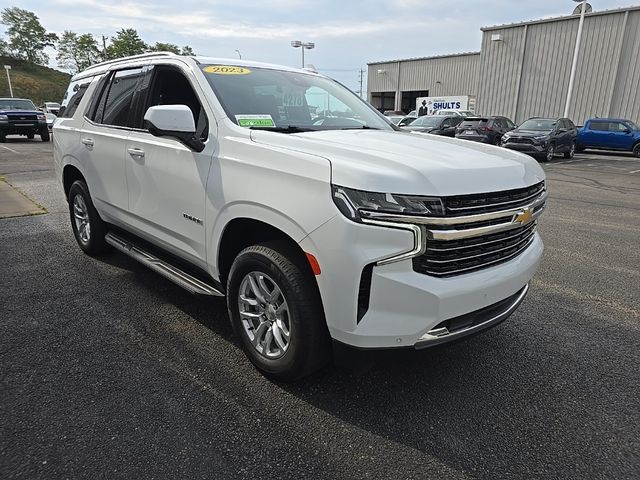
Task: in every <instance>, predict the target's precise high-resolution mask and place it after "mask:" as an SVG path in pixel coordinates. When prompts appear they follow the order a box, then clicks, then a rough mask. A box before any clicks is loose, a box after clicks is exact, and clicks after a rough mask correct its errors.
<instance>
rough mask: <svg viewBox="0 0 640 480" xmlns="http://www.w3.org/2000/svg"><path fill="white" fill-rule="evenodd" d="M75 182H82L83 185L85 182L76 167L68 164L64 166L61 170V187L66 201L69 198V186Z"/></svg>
mask: <svg viewBox="0 0 640 480" xmlns="http://www.w3.org/2000/svg"><path fill="white" fill-rule="evenodd" d="M76 180H83V181H84V182H85V183H86V182H87V180H86V179H85V177H84V175H83V174H82V172H81V171H80V169H79V168H78V167H76V166H75V165H72V164H70V163H68V164H66V165H65V166H64V167H63V169H62V187H63V189H64V196H65V198H66V199H67V200H68V198H69V190H70V189H71V185H73V182H75V181H76Z"/></svg>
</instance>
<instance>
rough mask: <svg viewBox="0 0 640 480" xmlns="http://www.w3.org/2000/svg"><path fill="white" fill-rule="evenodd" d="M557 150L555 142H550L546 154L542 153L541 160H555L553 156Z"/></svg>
mask: <svg viewBox="0 0 640 480" xmlns="http://www.w3.org/2000/svg"><path fill="white" fill-rule="evenodd" d="M555 151H556V146H555V144H553V143H549V145H547V149H546V150H545V153H544V155H541V156H540V157H539V158H540V161H541V162H544V163H546V162H550V161H551V160H553V156H554V154H555Z"/></svg>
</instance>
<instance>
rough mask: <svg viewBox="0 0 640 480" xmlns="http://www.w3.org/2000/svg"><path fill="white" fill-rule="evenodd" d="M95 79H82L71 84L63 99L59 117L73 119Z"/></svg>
mask: <svg viewBox="0 0 640 480" xmlns="http://www.w3.org/2000/svg"><path fill="white" fill-rule="evenodd" d="M93 78H94V77H87V78H82V79H80V80H76V81H75V82H71V83H70V84H69V88H68V89H67V91H66V92H65V94H64V98H63V99H62V104H61V106H60V112H59V113H58V116H59V117H65V118H69V117H73V114H74V113H75V112H76V110H77V109H78V105H80V101H81V100H82V98H83V97H84V94H85V93H86V91H87V88H89V84H90V83H91V80H93Z"/></svg>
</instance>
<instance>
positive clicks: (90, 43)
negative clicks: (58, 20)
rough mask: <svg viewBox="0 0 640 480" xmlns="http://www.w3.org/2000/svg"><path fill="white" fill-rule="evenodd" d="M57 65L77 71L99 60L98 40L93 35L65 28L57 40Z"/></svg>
mask: <svg viewBox="0 0 640 480" xmlns="http://www.w3.org/2000/svg"><path fill="white" fill-rule="evenodd" d="M56 59H57V60H58V65H59V66H61V67H64V68H68V69H70V70H73V71H75V72H79V71H81V70H84V69H85V68H88V67H89V66H91V65H93V64H94V63H97V62H98V61H99V60H100V50H99V49H98V42H97V41H96V39H95V38H93V35H91V34H90V33H85V34H82V35H77V34H76V33H75V32H71V31H69V30H65V31H64V33H63V34H62V37H60V41H59V42H58V55H57V57H56Z"/></svg>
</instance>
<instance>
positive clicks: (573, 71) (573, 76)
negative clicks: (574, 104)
mask: <svg viewBox="0 0 640 480" xmlns="http://www.w3.org/2000/svg"><path fill="white" fill-rule="evenodd" d="M573 1H574V2H580V1H582V10H581V11H580V23H579V24H578V35H577V37H576V48H575V50H574V52H573V63H572V64H571V75H570V76H569V89H568V91H567V103H566V104H565V106H564V116H565V117H569V107H570V106H571V96H572V95H573V84H574V82H575V79H576V68H577V67H578V55H579V54H580V41H581V40H582V26H583V25H584V14H585V11H586V9H587V0H573Z"/></svg>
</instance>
